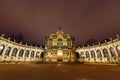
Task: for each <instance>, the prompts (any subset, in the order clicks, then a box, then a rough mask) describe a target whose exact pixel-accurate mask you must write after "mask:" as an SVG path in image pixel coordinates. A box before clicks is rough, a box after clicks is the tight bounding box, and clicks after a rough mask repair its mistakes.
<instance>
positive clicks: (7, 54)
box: [5, 47, 11, 56]
mask: <svg viewBox="0 0 120 80" xmlns="http://www.w3.org/2000/svg"><path fill="white" fill-rule="evenodd" d="M10 51H11V47H7V49H6V51H5V55H6V56H9V54H10Z"/></svg>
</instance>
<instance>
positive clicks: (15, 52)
mask: <svg viewBox="0 0 120 80" xmlns="http://www.w3.org/2000/svg"><path fill="white" fill-rule="evenodd" d="M16 54H17V48H14V49H13V51H12V55H11V56H16Z"/></svg>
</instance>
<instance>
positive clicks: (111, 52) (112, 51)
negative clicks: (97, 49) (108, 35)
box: [109, 47, 116, 57]
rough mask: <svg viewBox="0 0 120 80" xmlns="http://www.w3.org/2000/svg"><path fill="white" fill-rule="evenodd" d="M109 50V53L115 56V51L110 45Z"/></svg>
mask: <svg viewBox="0 0 120 80" xmlns="http://www.w3.org/2000/svg"><path fill="white" fill-rule="evenodd" d="M109 50H110V54H111V56H112V57H114V56H116V55H115V51H114V49H113V48H112V47H110V49H109Z"/></svg>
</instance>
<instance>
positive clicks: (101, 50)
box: [99, 48, 104, 62]
mask: <svg viewBox="0 0 120 80" xmlns="http://www.w3.org/2000/svg"><path fill="white" fill-rule="evenodd" d="M99 50H100V52H101V55H102V58H101V59H102V60H101V61H102V62H104V53H103V49H102V48H100V49H99Z"/></svg>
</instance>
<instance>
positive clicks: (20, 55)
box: [0, 35, 44, 62]
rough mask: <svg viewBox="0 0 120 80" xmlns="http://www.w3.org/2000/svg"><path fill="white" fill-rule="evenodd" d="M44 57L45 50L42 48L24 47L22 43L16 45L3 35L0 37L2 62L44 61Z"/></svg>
mask: <svg viewBox="0 0 120 80" xmlns="http://www.w3.org/2000/svg"><path fill="white" fill-rule="evenodd" d="M43 56H44V49H43V48H42V47H37V46H36V47H34V46H32V45H31V46H29V45H27V43H26V44H25V45H24V44H22V42H20V43H16V42H15V41H10V38H8V39H6V38H4V36H3V35H2V36H1V37H0V62H8V61H13V62H14V61H20V62H30V61H42V59H43Z"/></svg>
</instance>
